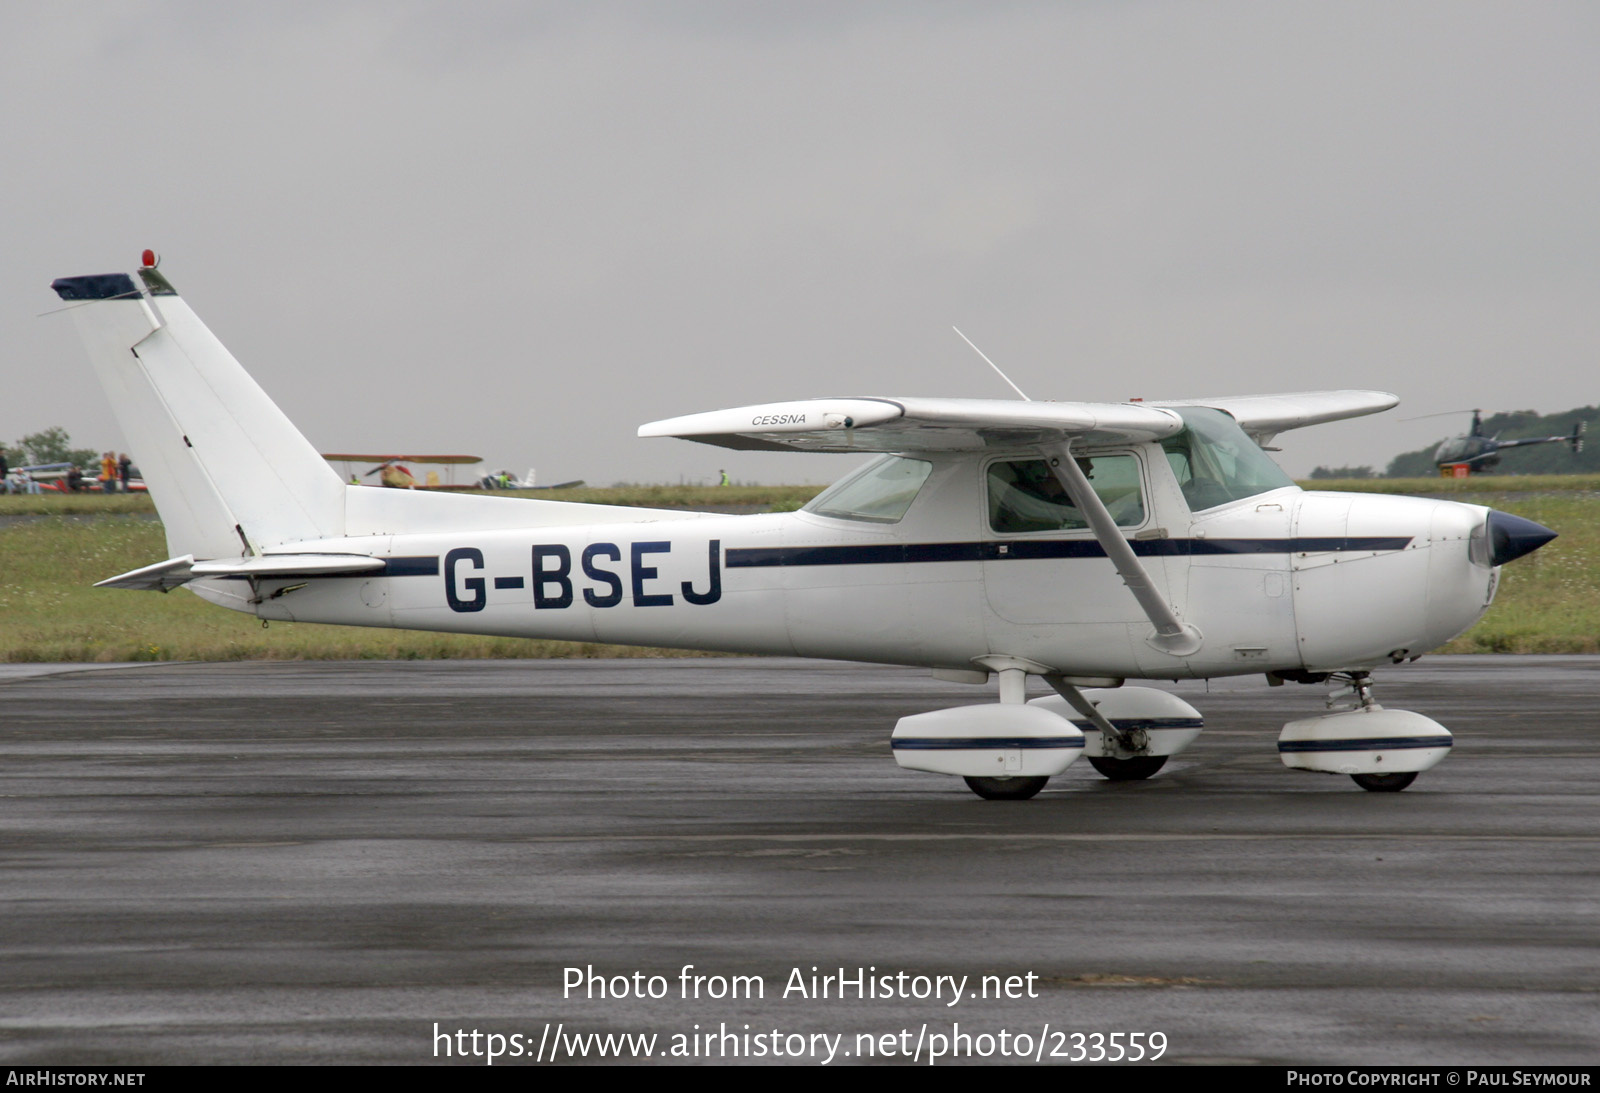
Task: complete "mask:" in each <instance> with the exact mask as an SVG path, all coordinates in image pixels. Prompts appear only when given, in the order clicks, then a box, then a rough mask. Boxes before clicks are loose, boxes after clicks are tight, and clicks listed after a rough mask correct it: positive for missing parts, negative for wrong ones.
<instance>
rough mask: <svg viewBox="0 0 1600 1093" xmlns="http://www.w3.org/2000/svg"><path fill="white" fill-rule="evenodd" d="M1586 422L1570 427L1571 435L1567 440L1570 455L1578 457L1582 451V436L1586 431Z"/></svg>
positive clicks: (1587, 425)
mask: <svg viewBox="0 0 1600 1093" xmlns="http://www.w3.org/2000/svg"><path fill="white" fill-rule="evenodd" d="M1588 427H1589V423H1588V422H1587V421H1580V422H1578V423H1577V424H1576V425H1574V426H1573V427H1572V435H1571V436H1570V437H1568V438H1567V444H1568V445H1569V446H1570V447H1571V448H1572V454H1573V455H1578V454H1580V453H1581V452H1582V451H1583V434H1584V432H1585V431H1586V430H1587V429H1588Z"/></svg>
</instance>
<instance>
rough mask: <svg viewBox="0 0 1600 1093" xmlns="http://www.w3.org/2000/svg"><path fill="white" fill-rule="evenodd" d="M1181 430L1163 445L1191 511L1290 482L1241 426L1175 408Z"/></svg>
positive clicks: (1214, 414)
mask: <svg viewBox="0 0 1600 1093" xmlns="http://www.w3.org/2000/svg"><path fill="white" fill-rule="evenodd" d="M1172 409H1173V410H1175V411H1177V413H1178V415H1179V416H1180V417H1182V418H1183V422H1184V425H1185V428H1184V430H1183V432H1181V433H1179V434H1177V435H1176V436H1170V437H1168V438H1167V439H1165V440H1163V441H1162V442H1161V447H1162V449H1163V450H1164V451H1165V452H1166V453H1167V462H1168V463H1169V464H1171V466H1172V473H1173V474H1174V475H1175V476H1177V479H1178V488H1179V489H1181V490H1183V498H1184V500H1185V501H1187V502H1188V503H1189V509H1190V511H1191V512H1199V511H1201V510H1202V509H1209V508H1215V507H1216V506H1218V505H1225V504H1227V503H1228V502H1229V501H1242V500H1244V499H1245V498H1246V497H1254V496H1255V495H1256V494H1258V493H1266V492H1267V491H1268V490H1277V489H1282V488H1283V487H1284V486H1292V485H1294V481H1293V480H1292V479H1291V478H1290V477H1289V476H1288V475H1286V474H1284V473H1283V471H1282V469H1280V468H1279V466H1278V465H1277V464H1276V463H1274V462H1273V461H1272V460H1271V458H1269V457H1268V455H1267V453H1266V452H1263V451H1262V450H1261V449H1260V448H1259V447H1257V446H1256V443H1255V441H1253V440H1251V439H1250V438H1249V437H1248V436H1246V435H1245V432H1244V430H1243V429H1241V428H1239V423H1238V422H1236V421H1234V420H1233V418H1231V417H1229V416H1228V415H1227V414H1225V413H1223V412H1222V411H1221V410H1213V409H1210V408H1208V407H1204V406H1174V407H1172Z"/></svg>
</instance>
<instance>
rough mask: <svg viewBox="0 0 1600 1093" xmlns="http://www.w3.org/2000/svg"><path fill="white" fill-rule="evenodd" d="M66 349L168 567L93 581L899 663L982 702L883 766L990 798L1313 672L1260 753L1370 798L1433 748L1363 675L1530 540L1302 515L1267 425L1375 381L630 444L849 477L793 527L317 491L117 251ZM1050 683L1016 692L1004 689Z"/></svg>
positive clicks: (1390, 502) (1483, 596)
mask: <svg viewBox="0 0 1600 1093" xmlns="http://www.w3.org/2000/svg"><path fill="white" fill-rule="evenodd" d="M52 287H54V289H55V290H56V292H57V293H58V294H59V295H60V296H61V298H62V299H63V300H66V301H69V303H70V304H71V308H70V310H71V312H72V314H73V316H74V318H75V319H76V321H77V324H78V327H79V330H80V333H81V334H82V336H83V338H84V340H85V342H86V343H87V346H88V350H89V355H90V357H91V358H92V360H93V362H94V365H95V368H96V369H97V371H98V373H99V377H100V381H101V383H102V384H103V385H104V386H105V388H106V391H107V393H108V394H109V395H110V397H111V403H112V406H113V407H114V408H115V410H116V413H117V415H118V418H119V420H120V422H121V425H122V429H123V432H124V434H125V436H126V438H127V441H128V446H129V450H130V451H131V452H132V453H133V454H134V456H135V457H136V458H137V460H138V462H139V465H140V466H141V467H142V468H143V469H144V478H145V481H146V482H147V483H148V484H149V489H150V493H151V494H152V496H153V497H154V499H155V502H156V505H157V506H158V508H159V510H160V514H161V518H162V520H163V522H164V523H165V526H166V534H167V544H168V548H169V550H170V553H171V555H172V556H171V557H170V558H169V559H168V560H166V561H163V562H158V563H156V564H154V565H149V566H145V567H144V568H142V569H136V570H133V571H132V572H130V573H125V574H123V575H121V576H118V577H113V578H111V579H110V580H106V581H102V582H100V583H101V584H102V585H105V586H110V587H114V588H134V589H159V590H161V591H166V590H169V589H172V588H175V587H178V586H180V585H183V586H187V587H188V588H190V589H191V590H192V591H194V592H195V593H196V594H198V595H199V596H201V597H203V598H204V599H206V600H209V601H211V602H212V603H215V604H219V605H221V606H223V607H229V608H232V609H234V610H236V611H243V612H246V613H248V614H253V615H255V616H257V617H259V618H262V619H287V620H294V621H304V622H324V623H343V624H347V625H357V626H386V627H404V628H409V629H416V630H446V631H462V632H468V633H476V634H496V635H509V636H527V637H544V638H562V639H568V640H573V641H601V642H620V643H634V644H649V645H666V646H680V647H685V648H697V649H707V650H722V651H728V652H739V653H767V654H779V655H789V656H805V657H830V658H840V659H846V660H859V661H872V662H878V663H886V664H903V665H919V666H922V667H926V668H930V669H932V670H933V671H934V673H935V674H936V675H938V676H939V677H941V678H944V679H949V680H959V681H966V682H971V683H983V682H986V681H987V680H989V679H990V678H992V677H995V678H997V683H998V692H999V693H998V701H997V702H994V703H990V704H977V705H967V706H959V707H955V708H952V709H946V710H938V711H934V712H931V713H924V714H917V715H915V716H910V717H905V718H902V719H901V720H900V722H899V724H898V725H897V726H896V728H895V730H894V733H893V737H892V745H893V751H894V755H895V757H896V759H897V760H898V761H899V762H900V764H901V765H902V766H905V767H909V768H912V769H916V770H923V771H932V772H936V773H942V774H950V775H958V776H962V777H964V778H965V779H966V781H967V784H968V785H969V786H970V787H971V788H972V789H973V791H974V792H976V793H978V794H979V795H980V796H983V797H987V798H1000V799H1023V798H1027V797H1031V796H1033V795H1034V794H1036V793H1038V792H1039V790H1040V789H1041V788H1042V787H1043V786H1044V784H1045V782H1046V780H1047V779H1049V778H1050V777H1051V776H1053V775H1056V774H1059V773H1061V772H1062V771H1063V770H1065V769H1066V767H1067V766H1068V765H1069V764H1071V763H1072V762H1073V761H1074V760H1075V759H1076V758H1077V757H1078V756H1079V755H1084V756H1087V757H1088V759H1089V762H1090V763H1091V764H1092V765H1093V766H1094V767H1095V769H1096V770H1098V771H1099V772H1100V773H1101V774H1103V775H1105V776H1107V777H1109V778H1112V779H1135V778H1147V777H1149V776H1150V775H1152V774H1154V773H1155V772H1156V771H1157V770H1158V769H1160V767H1161V765H1162V764H1163V763H1164V762H1166V759H1167V757H1168V756H1171V755H1175V754H1177V753H1178V752H1180V751H1181V750H1183V749H1184V748H1185V747H1187V746H1188V745H1189V744H1190V743H1191V742H1192V741H1193V740H1194V738H1195V737H1196V736H1197V735H1198V734H1199V732H1200V729H1201V726H1202V722H1201V719H1200V715H1199V714H1198V713H1197V712H1196V711H1195V710H1194V709H1193V708H1192V707H1191V706H1189V705H1188V704H1187V703H1185V702H1183V701H1182V700H1180V699H1179V698H1177V697H1176V696H1174V695H1172V694H1169V693H1167V692H1165V691H1161V690H1158V689H1155V688H1150V687H1129V686H1123V683H1124V681H1125V680H1130V679H1146V680H1154V679H1163V680H1178V679H1202V678H1207V677H1211V676H1229V675H1240V674H1246V673H1261V674H1265V675H1266V676H1267V677H1268V679H1269V681H1270V682H1272V683H1274V684H1277V683H1282V682H1284V681H1286V680H1287V681H1295V682H1301V683H1319V682H1323V681H1325V680H1333V681H1334V682H1335V685H1336V686H1339V687H1341V690H1339V691H1336V692H1335V694H1334V696H1333V697H1332V698H1330V700H1329V706H1330V708H1332V709H1333V710H1334V712H1331V713H1324V714H1322V715H1321V716H1315V717H1307V718H1302V719H1299V720H1295V721H1291V722H1289V724H1287V725H1286V726H1285V727H1284V729H1283V732H1282V734H1281V736H1280V737H1279V740H1278V749H1279V753H1280V755H1281V757H1282V759H1283V762H1284V763H1285V764H1286V765H1287V766H1289V767H1293V768H1297V769H1300V770H1311V771H1323V772H1329V773H1342V774H1349V775H1351V776H1353V777H1354V778H1355V780H1356V782H1357V783H1359V784H1360V785H1361V786H1362V787H1363V788H1365V789H1369V790H1375V791H1395V790H1399V789H1403V788H1405V786H1407V785H1409V784H1410V783H1411V781H1412V780H1413V779H1414V778H1415V777H1416V775H1417V772H1419V771H1423V770H1427V769H1428V768H1429V767H1431V766H1433V765H1434V764H1435V763H1437V762H1439V760H1440V759H1441V758H1443V757H1444V756H1445V755H1446V754H1447V752H1448V751H1449V748H1450V745H1451V736H1450V733H1449V732H1448V731H1446V730H1445V728H1444V727H1442V726H1441V725H1439V724H1437V723H1436V722H1434V721H1432V720H1430V719H1429V718H1427V717H1424V716H1422V715H1421V714H1417V713H1411V712H1407V711H1403V710H1390V709H1384V708H1382V707H1381V706H1379V705H1378V704H1377V703H1376V702H1374V701H1373V699H1372V693H1371V681H1370V677H1369V672H1370V671H1371V669H1373V668H1374V667H1376V666H1378V665H1381V664H1385V663H1389V662H1399V661H1402V660H1408V659H1412V658H1415V657H1417V656H1419V655H1420V654H1422V653H1424V652H1426V651H1428V650H1430V649H1433V648H1436V647H1437V646H1439V645H1440V644H1442V643H1444V642H1446V641H1448V640H1449V639H1450V638H1452V637H1454V636H1455V635H1457V634H1459V633H1461V632H1462V631H1464V630H1465V629H1467V627H1469V626H1471V625H1472V624H1473V623H1474V622H1475V621H1476V620H1477V619H1478V618H1479V616H1481V615H1482V614H1483V612H1484V611H1485V609H1486V608H1487V607H1488V606H1489V603H1490V601H1491V600H1492V599H1493V597H1494V591H1495V585H1496V582H1497V578H1498V575H1499V567H1500V566H1501V565H1502V564H1503V563H1505V562H1508V561H1510V560H1512V559H1514V558H1517V557H1520V556H1521V555H1524V554H1527V553H1528V552H1530V551H1532V550H1535V549H1537V548H1538V547H1539V546H1541V545H1542V544H1544V543H1546V542H1548V541H1549V540H1550V539H1552V538H1554V533H1553V532H1551V531H1549V530H1548V529H1546V528H1544V527H1541V526H1539V525H1538V524H1535V523H1532V522H1531V521H1528V520H1523V519H1520V518H1519V517H1516V516H1510V515H1507V514H1506V513H1502V512H1495V511H1491V510H1489V509H1486V508H1483V507H1480V506H1477V505H1465V504H1459V503H1456V502H1453V501H1432V500H1421V499H1415V498H1399V497H1387V496H1380V495H1369V494H1361V495H1356V494H1337V493H1307V492H1304V491H1302V490H1300V489H1299V488H1298V487H1296V486H1295V484H1294V483H1293V482H1291V481H1290V480H1289V478H1288V476H1286V475H1285V474H1284V473H1283V472H1282V471H1281V470H1279V469H1278V467H1277V466H1276V465H1275V464H1274V463H1273V462H1272V461H1271V459H1269V458H1268V457H1267V456H1266V455H1265V454H1263V452H1262V449H1261V445H1264V444H1266V443H1269V442H1270V440H1271V438H1272V437H1273V435H1274V434H1277V433H1280V432H1282V431H1284V430H1286V429H1294V428H1299V427H1301V426H1305V425H1313V424H1317V423H1319V422H1326V421H1336V420H1339V419H1341V418H1348V417H1355V416H1358V415H1362V414H1370V413H1375V412H1377V411H1379V410H1385V409H1388V408H1389V407H1391V406H1393V405H1395V404H1396V402H1397V401H1398V400H1397V399H1396V398H1395V397H1394V396H1393V395H1388V394H1384V393H1381V392H1370V391H1326V392H1317V393H1310V394H1298V395H1258V396H1249V397H1241V398H1216V399H1194V400H1186V401H1179V402H1161V403H1155V402H1136V403H1122V404H1112V403H1082V402H1029V401H1000V400H993V401H991V400H974V399H930V398H825V399H810V400H803V401H797V402H781V403H773V404H770V405H765V406H750V407H744V408H741V409H734V410H718V411H714V412H711V413H705V414H695V415H692V416H689V417H680V418H673V419H671V420H668V421H658V422H655V423H653V424H649V425H646V426H644V427H643V428H641V429H640V430H639V435H640V436H644V437H681V438H684V439H689V440H698V441H702V442H704V443H709V444H717V445H721V446H723V447H728V448H740V449H761V450H780V449H792V450H798V451H814V452H862V453H866V454H876V455H877V456H878V458H876V459H875V460H873V461H872V462H870V463H868V464H867V465H866V466H864V467H862V468H861V469H860V470H858V471H857V472H855V473H854V474H852V475H850V476H849V477H847V478H845V479H844V480H842V481H841V482H839V483H837V484H836V485H834V486H833V487H831V488H830V489H828V490H827V491H826V492H824V493H823V494H821V495H820V496H818V497H817V498H816V500H814V501H812V502H811V503H810V504H808V505H807V506H805V508H804V509H802V510H801V511H799V512H793V513H773V514H768V515H755V516H718V515H710V514H695V513H687V514H686V513H683V512H670V511H659V510H653V509H627V508H618V507H611V506H605V505H581V504H570V503H563V502H557V501H542V500H518V499H508V498H501V497H464V496H451V495H446V494H439V493H425V492H414V491H409V490H373V489H366V488H364V487H357V486H349V485H346V484H345V483H344V482H343V481H341V480H340V478H339V476H338V475H337V474H335V473H334V472H333V470H332V469H331V468H330V467H329V466H328V464H327V463H326V462H325V461H324V460H323V459H322V457H321V456H320V455H319V454H318V453H317V449H316V448H314V447H313V446H312V445H311V444H310V443H309V442H307V440H306V439H305V438H304V437H303V436H301V435H300V433H299V432H298V431H297V430H296V429H295V427H294V426H293V425H292V424H291V423H290V422H289V420H288V418H286V417H285V416H284V415H283V413H282V412H281V411H280V410H279V409H278V407H277V406H276V405H274V404H273V402H272V401H271V399H269V398H268V397H267V395H266V394H265V392H263V391H262V390H261V388H260V387H258V386H257V385H256V383H255V382H254V381H253V380H252V379H251V378H250V376H249V375H248V374H246V372H245V371H244V369H243V368H242V367H240V365H239V363H238V362H237V361H236V360H234V358H233V357H232V356H231V355H230V354H229V353H228V351H227V350H226V349H225V348H224V347H223V346H222V344H221V342H219V341H218V340H217V339H216V338H215V337H214V336H213V335H212V333H211V331H210V330H208V329H207V328H206V327H205V326H204V325H203V324H202V323H201V322H200V320H199V319H198V318H197V317H196V316H195V313H194V312H193V311H192V310H190V308H189V306H188V305H187V304H186V303H185V302H184V301H183V300H182V299H181V298H180V297H179V296H178V295H177V293H176V291H175V290H174V289H173V287H172V285H171V284H170V283H169V282H168V280H167V279H166V277H165V276H163V275H162V274H161V273H160V272H158V271H157V269H156V268H155V259H154V257H153V256H152V255H151V253H150V252H148V251H147V252H145V263H144V266H143V268H141V269H140V270H139V271H138V277H137V279H135V278H133V277H130V276H128V275H126V274H120V273H115V274H103V275H97V276H88V277H66V278H62V279H60V280H58V281H56V282H55V283H54V285H53V286H52ZM1028 676H1039V677H1042V679H1043V680H1044V682H1045V683H1047V684H1048V685H1049V686H1050V688H1051V689H1052V690H1053V691H1054V692H1055V693H1054V694H1052V695H1049V696H1048V697H1044V698H1039V699H1035V700H1033V701H1031V702H1030V701H1029V700H1028V698H1027V677H1028Z"/></svg>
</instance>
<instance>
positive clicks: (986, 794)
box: [966, 777, 1050, 801]
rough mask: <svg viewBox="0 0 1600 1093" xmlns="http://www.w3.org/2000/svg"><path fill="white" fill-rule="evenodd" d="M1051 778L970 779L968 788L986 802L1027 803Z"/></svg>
mask: <svg viewBox="0 0 1600 1093" xmlns="http://www.w3.org/2000/svg"><path fill="white" fill-rule="evenodd" d="M1049 780H1050V779H1049V778H1039V777H1029V778H968V779H966V783H967V788H968V789H970V790H971V791H972V792H974V793H976V794H977V795H978V796H979V797H982V798H983V799H984V800H985V801H1026V800H1027V799H1028V798H1029V797H1032V796H1033V795H1034V794H1036V793H1038V792H1039V791H1040V790H1041V789H1043V788H1044V784H1045V783H1046V782H1048V781H1049Z"/></svg>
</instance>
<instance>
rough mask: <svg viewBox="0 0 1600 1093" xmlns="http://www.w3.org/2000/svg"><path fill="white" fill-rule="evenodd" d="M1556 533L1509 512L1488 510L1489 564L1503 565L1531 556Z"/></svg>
mask: <svg viewBox="0 0 1600 1093" xmlns="http://www.w3.org/2000/svg"><path fill="white" fill-rule="evenodd" d="M1555 537H1556V533H1555V532H1553V531H1551V530H1550V529H1549V528H1547V527H1545V526H1544V525H1543V524H1536V523H1534V522H1533V521H1532V520H1524V519H1523V518H1522V517H1520V516H1512V515H1511V514H1510V513H1509V512H1500V511H1498V510H1495V509H1491V510H1489V564H1490V565H1505V564H1506V563H1507V562H1510V561H1514V560H1515V559H1517V558H1520V557H1522V556H1523V555H1524V554H1532V553H1533V552H1534V551H1536V550H1538V549H1539V548H1540V547H1542V546H1544V545H1545V544H1546V543H1548V542H1549V541H1550V540H1551V539H1554V538H1555Z"/></svg>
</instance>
